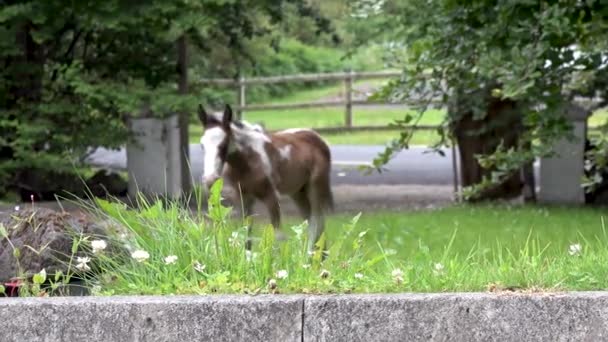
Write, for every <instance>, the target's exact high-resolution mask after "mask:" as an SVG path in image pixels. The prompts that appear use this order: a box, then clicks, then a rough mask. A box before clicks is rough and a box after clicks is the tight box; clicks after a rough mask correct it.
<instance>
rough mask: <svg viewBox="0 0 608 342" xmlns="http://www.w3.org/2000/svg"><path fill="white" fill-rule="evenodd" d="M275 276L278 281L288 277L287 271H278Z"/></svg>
mask: <svg viewBox="0 0 608 342" xmlns="http://www.w3.org/2000/svg"><path fill="white" fill-rule="evenodd" d="M275 276H276V277H277V278H279V279H285V278H287V276H288V273H287V270H279V271H277V274H275Z"/></svg>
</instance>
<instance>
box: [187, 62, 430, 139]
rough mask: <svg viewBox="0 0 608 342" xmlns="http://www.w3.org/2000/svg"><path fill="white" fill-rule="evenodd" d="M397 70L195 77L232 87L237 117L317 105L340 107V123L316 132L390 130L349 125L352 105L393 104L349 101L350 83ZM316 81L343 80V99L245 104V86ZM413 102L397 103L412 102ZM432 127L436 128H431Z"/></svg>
mask: <svg viewBox="0 0 608 342" xmlns="http://www.w3.org/2000/svg"><path fill="white" fill-rule="evenodd" d="M399 76H401V72H397V71H374V72H354V71H348V72H332V73H323V74H296V75H287V76H271V77H250V78H246V77H239V78H236V79H231V78H203V79H199V80H198V81H199V83H200V84H209V85H222V86H231V87H235V91H236V99H237V100H236V102H237V105H236V106H235V111H236V114H237V117H238V118H239V119H241V118H242V117H243V116H244V113H245V112H251V111H261V110H285V109H306V108H321V107H344V125H343V126H338V127H315V129H318V130H319V131H345V130H362V129H390V127H389V126H388V125H382V126H371V127H370V126H366V127H361V126H354V125H353V106H371V105H376V106H377V105H395V104H394V103H388V102H382V101H362V100H353V83H354V81H356V80H364V79H367V80H369V79H385V78H391V77H399ZM317 81H343V82H344V100H333V101H315V102H304V103H284V104H249V105H248V104H247V100H246V93H247V86H251V85H261V84H278V83H287V82H317ZM414 104H416V103H415V102H413V101H412V102H408V103H400V104H399V105H414ZM435 128H436V127H435Z"/></svg>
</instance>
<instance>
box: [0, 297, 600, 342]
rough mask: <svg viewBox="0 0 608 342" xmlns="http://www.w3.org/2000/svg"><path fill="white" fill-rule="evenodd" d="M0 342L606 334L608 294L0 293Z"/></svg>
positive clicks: (591, 337)
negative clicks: (13, 295) (20, 296)
mask: <svg viewBox="0 0 608 342" xmlns="http://www.w3.org/2000/svg"><path fill="white" fill-rule="evenodd" d="M0 322H2V332H1V334H0V341H6V342H12V341H32V342H34V341H80V340H86V341H113V342H122V341H125V342H126V341H247V342H252V341H608V292H570V293H554V294H489V293H488V294H486V293H453V294H395V295H333V296H302V295H274V296H254V297H252V296H167V297H148V296H142V297H82V298H74V297H61V298H24V299H13V298H7V299H0Z"/></svg>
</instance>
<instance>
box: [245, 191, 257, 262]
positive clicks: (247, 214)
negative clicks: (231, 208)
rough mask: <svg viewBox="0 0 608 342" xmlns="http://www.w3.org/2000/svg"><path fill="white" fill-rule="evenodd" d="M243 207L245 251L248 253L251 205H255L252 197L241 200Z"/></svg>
mask: <svg viewBox="0 0 608 342" xmlns="http://www.w3.org/2000/svg"><path fill="white" fill-rule="evenodd" d="M242 201H243V202H242V205H243V219H244V221H245V222H246V224H247V240H246V241H245V249H247V250H248V251H250V250H251V229H252V227H253V219H252V217H251V215H252V214H253V205H254V204H255V198H253V197H243V198H242Z"/></svg>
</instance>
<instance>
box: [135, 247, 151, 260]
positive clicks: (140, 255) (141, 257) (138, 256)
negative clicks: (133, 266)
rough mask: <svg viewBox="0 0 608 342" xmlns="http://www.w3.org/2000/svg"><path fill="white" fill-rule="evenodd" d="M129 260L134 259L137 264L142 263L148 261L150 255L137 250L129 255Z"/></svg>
mask: <svg viewBox="0 0 608 342" xmlns="http://www.w3.org/2000/svg"><path fill="white" fill-rule="evenodd" d="M131 258H133V259H135V261H137V262H144V261H146V260H148V259H150V253H148V252H146V251H144V250H141V249H138V250H136V251H135V252H133V253H131Z"/></svg>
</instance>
